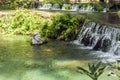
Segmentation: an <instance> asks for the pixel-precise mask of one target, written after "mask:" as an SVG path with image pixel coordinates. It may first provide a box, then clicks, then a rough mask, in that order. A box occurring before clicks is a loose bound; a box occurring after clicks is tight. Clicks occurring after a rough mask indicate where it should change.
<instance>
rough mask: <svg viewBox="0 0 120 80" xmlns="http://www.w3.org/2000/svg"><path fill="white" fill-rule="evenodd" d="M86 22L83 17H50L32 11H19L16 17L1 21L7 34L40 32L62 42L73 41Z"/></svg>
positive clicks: (4, 18) (57, 14)
mask: <svg viewBox="0 0 120 80" xmlns="http://www.w3.org/2000/svg"><path fill="white" fill-rule="evenodd" d="M84 21H85V17H83V16H79V17H78V16H72V15H70V14H64V13H54V15H50V13H49V15H48V13H47V14H45V15H44V13H43V14H38V13H36V12H35V11H33V12H31V11H30V10H17V11H16V12H15V14H14V15H7V16H3V17H2V18H1V19H0V26H1V29H2V30H4V32H5V33H7V34H25V35H26V34H33V33H34V32H40V34H41V35H42V36H43V37H46V38H51V39H61V40H73V39H75V37H76V36H77V34H78V33H79V31H80V28H81V26H82V24H83V23H84Z"/></svg>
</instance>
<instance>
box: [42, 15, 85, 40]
mask: <svg viewBox="0 0 120 80" xmlns="http://www.w3.org/2000/svg"><path fill="white" fill-rule="evenodd" d="M84 21H85V18H84V17H83V16H80V17H77V16H71V15H70V14H60V15H57V16H55V17H53V18H52V25H50V26H48V28H47V27H46V26H45V27H44V28H43V29H42V30H41V31H42V32H44V36H46V37H49V38H55V39H62V40H73V39H75V37H76V35H77V34H78V32H79V31H80V26H81V25H82V24H83V23H84Z"/></svg>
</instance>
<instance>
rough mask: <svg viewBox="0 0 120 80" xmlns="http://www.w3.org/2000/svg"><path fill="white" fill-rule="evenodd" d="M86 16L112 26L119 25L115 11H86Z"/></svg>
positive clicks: (119, 18)
mask: <svg viewBox="0 0 120 80" xmlns="http://www.w3.org/2000/svg"><path fill="white" fill-rule="evenodd" d="M86 16H87V17H88V18H90V19H92V20H94V21H99V22H101V23H103V24H108V25H112V26H116V27H119V26H120V17H119V16H118V14H117V13H87V14H86Z"/></svg>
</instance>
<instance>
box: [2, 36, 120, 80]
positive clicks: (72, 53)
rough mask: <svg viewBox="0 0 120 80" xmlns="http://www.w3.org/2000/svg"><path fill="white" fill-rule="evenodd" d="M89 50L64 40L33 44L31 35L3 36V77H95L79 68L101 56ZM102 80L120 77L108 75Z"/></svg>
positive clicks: (65, 79) (53, 79)
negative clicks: (78, 70) (78, 68)
mask: <svg viewBox="0 0 120 80" xmlns="http://www.w3.org/2000/svg"><path fill="white" fill-rule="evenodd" d="M88 52H89V50H83V49H79V47H78V46H77V45H73V44H68V43H67V42H62V41H55V40H53V41H50V42H49V43H47V44H44V45H41V46H31V45H30V37H28V36H12V37H7V36H0V80H91V79H90V78H89V77H88V76H86V75H84V74H80V73H78V72H77V68H76V67H77V66H81V67H86V68H87V64H88V63H93V62H94V61H96V60H97V58H95V57H93V56H90V55H89V54H88ZM100 80H118V78H116V77H108V76H107V71H106V72H105V73H104V74H103V75H102V76H101V77H100Z"/></svg>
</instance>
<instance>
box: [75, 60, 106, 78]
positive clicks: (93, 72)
mask: <svg viewBox="0 0 120 80" xmlns="http://www.w3.org/2000/svg"><path fill="white" fill-rule="evenodd" d="M88 67H89V70H86V69H84V68H82V67H77V68H78V71H79V72H80V73H84V74H86V75H87V76H89V77H90V78H91V79H92V80H98V78H99V77H100V76H101V75H102V74H103V72H104V71H105V69H106V66H102V64H101V62H99V63H97V64H96V65H95V64H88Z"/></svg>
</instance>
